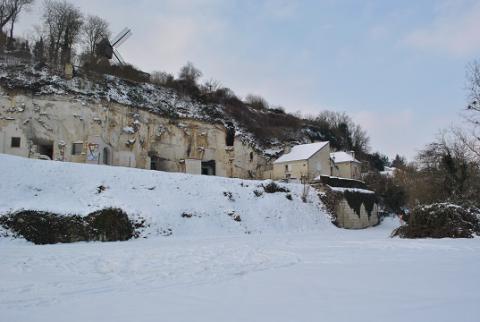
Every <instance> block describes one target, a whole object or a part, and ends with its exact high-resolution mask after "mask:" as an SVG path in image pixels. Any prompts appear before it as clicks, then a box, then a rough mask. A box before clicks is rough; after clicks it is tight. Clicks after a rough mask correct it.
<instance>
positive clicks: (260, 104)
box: [245, 94, 268, 110]
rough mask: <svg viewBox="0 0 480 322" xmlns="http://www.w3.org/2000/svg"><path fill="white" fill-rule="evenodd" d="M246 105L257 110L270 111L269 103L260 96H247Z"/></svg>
mask: <svg viewBox="0 0 480 322" xmlns="http://www.w3.org/2000/svg"><path fill="white" fill-rule="evenodd" d="M245 103H246V104H247V105H248V106H250V107H252V108H254V109H256V110H266V109H268V103H267V101H266V100H265V99H264V98H263V97H261V96H258V95H252V94H249V95H247V97H245Z"/></svg>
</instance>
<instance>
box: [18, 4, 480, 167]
mask: <svg viewBox="0 0 480 322" xmlns="http://www.w3.org/2000/svg"><path fill="white" fill-rule="evenodd" d="M38 2H39V3H41V2H40V1H38ZM75 3H76V5H77V6H79V7H81V8H82V9H83V11H84V12H87V13H96V14H98V15H100V16H103V17H104V18H106V19H107V20H108V21H110V22H111V25H112V30H113V33H115V31H119V30H121V29H122V28H123V27H124V26H128V27H130V28H132V30H133V33H134V35H133V36H132V37H131V38H130V39H129V40H128V41H127V42H126V43H125V44H124V45H123V46H122V47H121V48H120V51H121V53H122V55H123V56H124V58H125V59H126V60H127V61H129V62H131V63H133V64H134V65H136V66H138V67H141V68H142V69H144V70H146V71H152V70H166V71H168V72H176V71H178V70H179V68H180V67H181V66H182V65H183V64H184V63H185V62H187V61H192V62H193V63H194V64H195V65H196V66H197V67H198V68H200V69H201V70H202V71H203V73H204V75H205V78H206V79H208V78H214V79H217V80H219V81H220V82H221V83H222V84H223V85H224V86H227V87H230V88H231V89H233V90H234V91H235V92H236V93H237V94H239V95H240V96H245V95H246V94H248V93H255V94H260V95H262V96H264V97H265V98H266V99H267V100H268V101H269V102H270V103H272V104H276V105H282V106H285V107H286V109H287V110H288V111H291V112H295V111H297V110H300V111H302V112H304V113H309V114H314V113H317V112H319V111H321V110H324V109H330V110H336V111H345V112H347V113H348V114H349V115H351V116H352V117H353V119H354V120H355V121H356V122H358V123H360V124H361V125H362V126H363V127H364V128H365V129H366V130H367V131H368V133H369V135H370V137H371V146H372V150H379V151H381V152H383V153H386V154H387V155H389V156H394V154H395V153H400V154H404V155H406V156H408V157H409V158H411V157H413V156H414V154H415V152H416V150H417V149H419V148H421V147H422V146H423V145H424V144H425V143H427V142H429V141H431V140H433V139H434V137H435V135H436V134H437V133H438V131H439V129H440V128H445V127H448V126H450V125H451V124H452V123H460V122H461V118H460V117H459V113H460V111H461V109H462V108H463V106H464V105H465V101H466V96H467V92H466V90H465V87H466V81H465V71H466V65H467V64H468V63H469V62H471V61H472V60H473V59H476V58H480V1H472V0H455V1H453V0H417V1H413V0H411V1H410V0H405V1H393V0H392V1H387V0H384V1H368V0H365V1H362V0H343V1H342V0H338V1H333V0H324V1H289V0H265V1H252V0H247V1H220V0H192V1H186V0H180V1H179V0H177V1H175V0H168V1H148V0H139V1H101V2H100V1H94V0H77V1H75ZM35 10H37V9H35ZM37 16H38V14H37V15H36V14H34V12H33V11H32V13H30V14H29V15H26V16H24V17H23V19H22V21H21V27H20V28H19V32H20V33H25V32H26V30H28V29H30V28H31V26H32V25H33V24H35V23H37V24H38V19H37V18H36V17H37Z"/></svg>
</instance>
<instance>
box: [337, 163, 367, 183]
mask: <svg viewBox="0 0 480 322" xmlns="http://www.w3.org/2000/svg"><path fill="white" fill-rule="evenodd" d="M361 171H362V165H361V163H359V162H354V161H346V162H337V163H335V162H333V161H332V174H331V175H332V176H334V177H340V178H349V179H355V180H360V179H361V178H362V175H361Z"/></svg>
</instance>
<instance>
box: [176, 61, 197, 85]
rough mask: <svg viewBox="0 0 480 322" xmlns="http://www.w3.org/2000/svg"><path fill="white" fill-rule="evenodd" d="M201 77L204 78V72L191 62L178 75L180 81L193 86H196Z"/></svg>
mask: <svg viewBox="0 0 480 322" xmlns="http://www.w3.org/2000/svg"><path fill="white" fill-rule="evenodd" d="M200 77H202V72H201V71H200V70H199V69H197V68H196V67H195V66H193V64H192V63H191V62H188V63H187V64H186V65H185V66H183V67H182V68H181V69H180V73H179V74H178V78H179V79H180V80H182V81H185V82H188V83H191V84H196V83H197V81H198V79H199V78H200Z"/></svg>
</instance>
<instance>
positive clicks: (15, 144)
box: [10, 137, 20, 148]
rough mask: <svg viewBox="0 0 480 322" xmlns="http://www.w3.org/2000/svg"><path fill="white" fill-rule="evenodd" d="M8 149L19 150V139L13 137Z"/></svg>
mask: <svg viewBox="0 0 480 322" xmlns="http://www.w3.org/2000/svg"><path fill="white" fill-rule="evenodd" d="M10 147H12V148H19V147H20V138H19V137H13V138H12V143H11V144H10Z"/></svg>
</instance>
